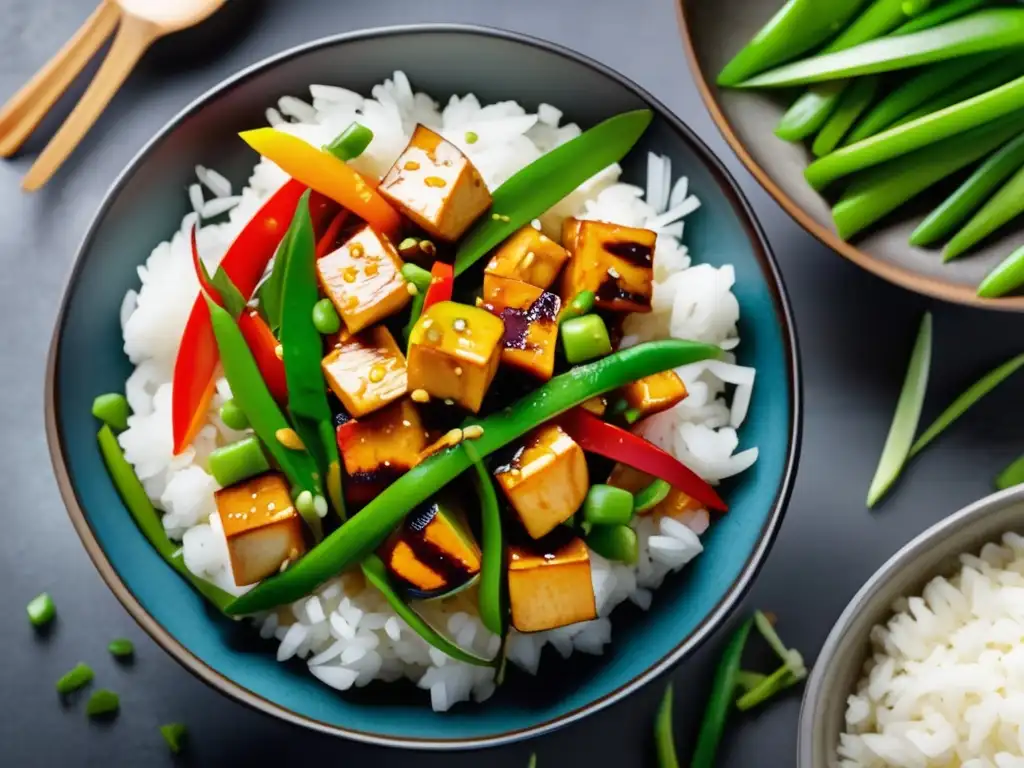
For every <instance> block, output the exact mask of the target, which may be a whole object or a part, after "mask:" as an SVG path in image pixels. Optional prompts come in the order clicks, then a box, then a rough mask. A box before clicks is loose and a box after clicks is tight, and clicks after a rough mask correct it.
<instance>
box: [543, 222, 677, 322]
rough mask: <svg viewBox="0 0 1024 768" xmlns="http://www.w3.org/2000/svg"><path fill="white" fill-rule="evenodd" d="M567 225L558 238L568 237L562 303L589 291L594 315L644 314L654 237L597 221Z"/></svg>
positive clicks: (651, 276)
mask: <svg viewBox="0 0 1024 768" xmlns="http://www.w3.org/2000/svg"><path fill="white" fill-rule="evenodd" d="M572 221H574V220H572V219H569V220H567V221H566V224H565V225H563V234H564V233H565V230H566V228H568V231H569V235H568V237H569V238H570V239H569V241H568V242H567V243H566V249H567V250H568V251H569V253H570V258H569V264H568V266H567V267H566V268H565V271H564V272H563V273H562V283H561V296H562V301H563V302H566V303H567V302H569V301H571V300H572V298H573V297H574V296H575V295H576V294H578V293H579V292H580V291H593V292H594V293H595V294H596V295H597V306H598V307H599V308H600V309H606V310H612V311H615V312H650V311H651V294H652V290H653V289H652V281H653V280H654V243H655V240H656V239H657V235H656V234H655V233H654V232H652V231H651V230H649V229H636V228H633V227H620V226H618V225H617V224H608V223H605V222H603V221H579V222H577V223H575V224H572V223H570V222H572ZM573 232H575V235H573V234H572V233H573Z"/></svg>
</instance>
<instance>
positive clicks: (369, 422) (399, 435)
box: [337, 399, 427, 504]
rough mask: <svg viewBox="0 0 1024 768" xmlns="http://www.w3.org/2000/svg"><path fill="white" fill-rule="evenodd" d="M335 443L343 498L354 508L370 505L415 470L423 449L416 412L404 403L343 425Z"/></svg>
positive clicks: (423, 435)
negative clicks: (342, 467) (345, 476)
mask: <svg viewBox="0 0 1024 768" xmlns="http://www.w3.org/2000/svg"><path fill="white" fill-rule="evenodd" d="M337 439H338V450H339V451H340V452H341V458H342V461H343V463H344V464H345V472H346V473H347V474H348V482H347V483H346V484H345V496H346V498H348V499H349V500H351V501H353V502H355V503H357V504H363V503H366V502H368V501H370V499H372V498H373V497H374V496H376V495H377V494H378V493H380V492H381V491H382V490H384V489H385V488H386V487H387V486H388V485H390V484H391V483H393V482H394V481H395V480H397V479H398V478H399V477H400V476H401V475H403V474H405V473H406V472H408V471H409V470H410V469H412V468H413V467H415V466H416V464H417V463H419V456H420V451H422V450H423V449H424V448H425V447H426V445H427V433H426V431H425V430H424V428H423V422H422V421H421V420H420V414H419V411H417V410H416V406H415V405H414V404H413V403H412V401H410V400H408V399H403V400H400V401H399V402H397V403H392V404H391V405H388V406H386V407H384V408H381V409H380V410H379V411H376V412H375V413H372V414H370V415H369V416H367V417H366V418H365V419H358V420H357V419H352V420H351V421H347V422H345V423H344V424H342V425H341V426H339V427H338V429H337Z"/></svg>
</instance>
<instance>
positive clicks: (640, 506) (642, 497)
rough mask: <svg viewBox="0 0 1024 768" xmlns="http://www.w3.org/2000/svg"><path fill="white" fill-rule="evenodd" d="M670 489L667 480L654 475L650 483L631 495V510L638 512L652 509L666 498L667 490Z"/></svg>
mask: <svg viewBox="0 0 1024 768" xmlns="http://www.w3.org/2000/svg"><path fill="white" fill-rule="evenodd" d="M671 490H672V486H671V485H670V484H669V483H668V482H666V481H665V480H662V479H661V478H660V477H656V478H655V479H654V480H652V481H651V484H650V485H648V486H647V487H646V488H644V489H643V490H641V491H637V493H636V495H634V496H633V511H634V512H636V513H637V514H640V513H641V512H647V511H649V510H651V509H654V508H655V507H656V506H658V505H659V504H661V502H663V501H664V500H665V499H666V498H668V494H669V491H671Z"/></svg>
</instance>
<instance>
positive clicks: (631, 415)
mask: <svg viewBox="0 0 1024 768" xmlns="http://www.w3.org/2000/svg"><path fill="white" fill-rule="evenodd" d="M622 418H624V419H625V420H626V423H627V424H636V423H637V421H639V420H640V409H639V408H630V409H629V410H628V411H626V412H625V413H624V414H622Z"/></svg>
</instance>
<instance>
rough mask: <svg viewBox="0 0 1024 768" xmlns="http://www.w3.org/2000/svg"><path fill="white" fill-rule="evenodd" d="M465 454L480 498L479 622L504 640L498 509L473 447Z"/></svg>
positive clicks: (502, 556) (505, 620)
mask: <svg viewBox="0 0 1024 768" xmlns="http://www.w3.org/2000/svg"><path fill="white" fill-rule="evenodd" d="M465 449H466V454H467V455H468V456H469V459H470V461H472V462H473V469H474V470H475V472H476V477H475V478H474V480H475V484H476V495H477V498H478V499H480V529H481V530H480V538H481V539H482V540H483V542H482V545H481V558H480V594H479V607H480V621H482V622H483V623H484V626H485V627H487V629H489V630H490V631H491V632H493V633H494V634H496V635H498V636H499V637H504V636H505V632H506V631H507V630H508V607H507V605H506V597H505V594H506V593H505V589H506V588H505V544H504V541H503V535H502V528H501V509H500V508H499V506H498V494H497V493H495V491H494V481H493V480H492V479H491V475H490V473H489V472H488V471H487V466H486V465H485V464H484V462H483V459H481V458H480V454H479V453H477V450H476V448H474V447H473V443H472V441H470V442H467V443H465Z"/></svg>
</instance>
